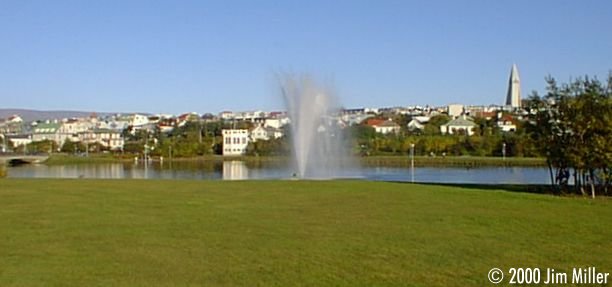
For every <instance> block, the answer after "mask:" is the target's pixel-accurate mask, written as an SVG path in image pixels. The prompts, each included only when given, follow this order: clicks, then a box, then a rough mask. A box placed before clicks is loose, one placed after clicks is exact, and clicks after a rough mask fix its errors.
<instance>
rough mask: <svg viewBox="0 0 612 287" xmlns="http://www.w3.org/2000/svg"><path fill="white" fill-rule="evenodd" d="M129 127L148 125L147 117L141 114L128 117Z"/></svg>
mask: <svg viewBox="0 0 612 287" xmlns="http://www.w3.org/2000/svg"><path fill="white" fill-rule="evenodd" d="M129 119H130V125H131V126H133V127H141V126H144V125H146V124H148V123H149V117H148V116H146V115H141V114H134V115H132V116H130V117H129Z"/></svg>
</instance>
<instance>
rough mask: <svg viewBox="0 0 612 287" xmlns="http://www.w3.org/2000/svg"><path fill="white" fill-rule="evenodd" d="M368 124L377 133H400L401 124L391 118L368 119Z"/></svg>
mask: <svg viewBox="0 0 612 287" xmlns="http://www.w3.org/2000/svg"><path fill="white" fill-rule="evenodd" d="M366 125H367V126H371V127H372V128H374V130H375V131H376V132H377V133H381V134H388V133H395V134H397V133H399V132H400V126H399V125H398V124H396V123H395V122H394V121H392V120H391V119H388V120H383V119H368V120H367V121H366Z"/></svg>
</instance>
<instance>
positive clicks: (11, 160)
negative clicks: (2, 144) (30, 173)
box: [0, 154, 49, 165]
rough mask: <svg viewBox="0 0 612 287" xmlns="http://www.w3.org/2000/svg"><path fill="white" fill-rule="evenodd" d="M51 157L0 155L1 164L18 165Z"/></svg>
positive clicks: (38, 161) (39, 161)
mask: <svg viewBox="0 0 612 287" xmlns="http://www.w3.org/2000/svg"><path fill="white" fill-rule="evenodd" d="M48 158H49V156H48V155H18V154H12V155H8V154H4V155H0V164H8V165H17V164H24V163H41V162H43V161H45V160H47V159H48Z"/></svg>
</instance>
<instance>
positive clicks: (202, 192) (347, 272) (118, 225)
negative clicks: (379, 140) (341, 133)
mask: <svg viewBox="0 0 612 287" xmlns="http://www.w3.org/2000/svg"><path fill="white" fill-rule="evenodd" d="M611 219H612V202H610V199H609V198H601V199H596V200H590V199H585V198H578V197H555V196H550V195H536V194H527V193H514V192H506V191H501V190H479V189H471V188H461V187H449V186H435V185H416V184H402V183H381V182H364V181H244V182H221V181H213V182H211V181H154V180H32V179H29V180H18V179H2V180H0V286H40V285H45V286H160V285H161V286H188V285H192V286H403V285H409V286H492V284H490V283H489V282H488V280H487V273H488V271H489V270H490V269H491V268H493V267H499V268H502V269H505V270H507V269H508V268H509V267H540V268H547V267H550V268H555V270H556V271H557V272H559V271H564V272H570V278H571V268H573V267H586V266H595V267H597V268H598V270H600V271H604V272H612V240H611V239H612V221H611ZM504 282H506V281H504Z"/></svg>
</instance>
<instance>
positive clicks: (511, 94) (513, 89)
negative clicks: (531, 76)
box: [506, 64, 521, 108]
mask: <svg viewBox="0 0 612 287" xmlns="http://www.w3.org/2000/svg"><path fill="white" fill-rule="evenodd" d="M506 105H507V106H511V107H513V108H520V107H521V79H520V78H519V73H518V68H517V67H516V64H512V70H511V71H510V79H509V81H508V95H507V96H506Z"/></svg>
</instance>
